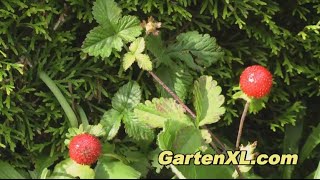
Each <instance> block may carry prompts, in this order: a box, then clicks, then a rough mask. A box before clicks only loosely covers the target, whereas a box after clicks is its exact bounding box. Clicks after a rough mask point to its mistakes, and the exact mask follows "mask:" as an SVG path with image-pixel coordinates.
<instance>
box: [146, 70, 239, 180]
mask: <svg viewBox="0 0 320 180" xmlns="http://www.w3.org/2000/svg"><path fill="white" fill-rule="evenodd" d="M148 72H149V74H150V75H151V76H152V77H153V78H154V79H155V80H156V81H157V82H158V83H159V84H160V85H161V86H162V87H163V88H164V89H165V90H166V91H167V92H168V93H169V94H170V95H171V96H172V97H173V98H174V99H175V100H176V101H178V102H179V104H180V105H181V106H182V107H183V108H184V109H185V110H186V111H187V112H188V113H189V114H190V115H191V116H192V118H196V114H195V113H194V112H192V111H191V110H190V109H189V108H188V106H186V105H185V104H184V103H183V102H182V100H181V99H180V98H179V96H177V95H176V94H175V93H174V92H173V91H171V89H170V88H169V87H168V86H167V85H166V84H164V82H162V81H161V79H160V78H159V77H158V76H157V75H156V74H154V73H153V72H152V71H148ZM204 128H205V129H207V130H208V132H209V134H210V135H211V137H213V139H214V140H215V141H217V142H218V143H219V145H220V146H221V148H222V149H223V151H224V152H226V151H227V150H226V148H225V146H224V144H222V143H221V141H219V139H218V138H217V137H216V136H215V135H214V134H213V133H212V132H211V131H209V129H208V128H207V127H206V126H204ZM210 145H211V146H212V148H213V149H214V150H215V151H216V152H217V153H219V154H220V153H221V151H220V150H219V149H218V148H217V146H216V145H215V144H214V143H213V142H211V143H210ZM234 166H235V169H236V171H237V173H238V175H239V178H240V179H243V175H242V173H241V171H240V169H239V167H238V166H237V165H234Z"/></svg>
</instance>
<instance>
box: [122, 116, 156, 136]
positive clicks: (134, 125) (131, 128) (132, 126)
mask: <svg viewBox="0 0 320 180" xmlns="http://www.w3.org/2000/svg"><path fill="white" fill-rule="evenodd" d="M123 123H124V126H125V131H126V133H127V134H128V135H129V137H132V138H134V139H136V140H147V141H152V140H153V139H154V132H153V130H152V129H151V128H150V127H149V126H148V125H147V124H146V123H144V122H142V121H139V120H138V119H137V117H136V116H135V115H134V113H133V112H128V113H126V114H124V117H123Z"/></svg>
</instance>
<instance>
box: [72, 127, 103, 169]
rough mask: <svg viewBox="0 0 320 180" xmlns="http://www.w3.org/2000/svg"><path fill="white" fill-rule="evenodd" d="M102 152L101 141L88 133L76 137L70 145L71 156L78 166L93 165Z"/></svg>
mask: <svg viewBox="0 0 320 180" xmlns="http://www.w3.org/2000/svg"><path fill="white" fill-rule="evenodd" d="M101 150H102V147H101V143H100V141H99V139H98V138H97V137H95V136H93V135H90V134H87V133H84V134H79V135H76V136H74V137H73V138H72V139H71V141H70V144H69V156H70V158H71V159H72V160H74V161H75V162H77V163H78V164H84V165H91V164H93V163H95V162H96V161H97V160H98V158H99V156H100V154H101Z"/></svg>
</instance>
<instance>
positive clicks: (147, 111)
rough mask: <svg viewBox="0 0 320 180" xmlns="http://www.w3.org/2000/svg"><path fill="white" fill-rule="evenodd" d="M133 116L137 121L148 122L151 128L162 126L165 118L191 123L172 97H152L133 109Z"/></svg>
mask: <svg viewBox="0 0 320 180" xmlns="http://www.w3.org/2000/svg"><path fill="white" fill-rule="evenodd" d="M134 113H135V116H136V117H137V118H138V120H139V121H142V122H144V123H146V124H148V125H149V126H150V127H152V128H162V127H163V126H164V122H165V121H167V120H169V119H170V120H174V121H180V122H182V123H185V124H193V123H192V121H191V120H190V118H189V117H188V116H187V115H186V114H185V113H184V109H183V107H182V106H181V105H179V104H177V103H176V102H175V100H174V99H172V98H160V99H158V98H153V99H152V101H149V100H147V101H145V103H144V104H142V103H140V104H139V105H138V106H137V107H136V108H135V109H134Z"/></svg>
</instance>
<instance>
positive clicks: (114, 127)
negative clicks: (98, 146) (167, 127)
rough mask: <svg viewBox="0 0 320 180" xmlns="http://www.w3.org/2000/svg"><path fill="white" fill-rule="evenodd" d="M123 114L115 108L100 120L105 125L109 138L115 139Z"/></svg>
mask: <svg viewBox="0 0 320 180" xmlns="http://www.w3.org/2000/svg"><path fill="white" fill-rule="evenodd" d="M122 116H123V115H122V114H121V113H120V112H119V111H117V110H114V109H111V110H109V111H107V112H105V113H104V114H103V116H102V119H101V120H100V123H101V124H102V125H103V126H104V128H105V132H106V133H107V139H108V140H111V139H113V138H114V137H115V136H116V135H117V133H118V131H119V128H120V125H121V119H122Z"/></svg>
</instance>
